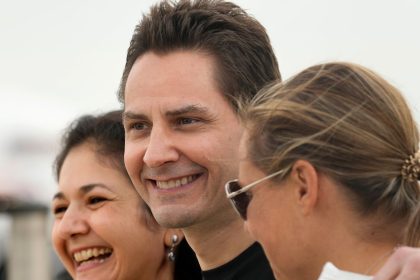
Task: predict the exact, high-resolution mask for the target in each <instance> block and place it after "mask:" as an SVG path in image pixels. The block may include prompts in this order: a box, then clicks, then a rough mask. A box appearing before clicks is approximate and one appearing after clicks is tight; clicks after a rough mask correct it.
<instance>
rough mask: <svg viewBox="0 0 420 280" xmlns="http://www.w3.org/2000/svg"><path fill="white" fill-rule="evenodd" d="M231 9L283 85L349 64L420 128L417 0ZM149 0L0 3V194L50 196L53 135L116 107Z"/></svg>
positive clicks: (327, 0) (309, 0)
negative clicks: (242, 13) (271, 52)
mask: <svg viewBox="0 0 420 280" xmlns="http://www.w3.org/2000/svg"><path fill="white" fill-rule="evenodd" d="M234 2H235V3H237V4H239V5H240V6H242V7H243V8H245V9H246V10H247V11H248V12H249V13H250V14H252V15H254V16H255V17H256V18H257V19H258V20H260V22H261V23H262V24H263V25H264V26H266V28H267V31H268V33H269V35H270V37H271V40H272V43H273V45H274V48H275V51H276V54H277V57H278V60H279V64H280V70H281V72H282V75H283V77H284V78H287V77H290V76H291V75H292V74H295V73H296V72H297V71H299V70H302V69H303V68H305V67H307V66H310V65H312V64H315V63H320V62H327V61H331V60H346V61H352V62H357V63H360V64H363V65H365V66H367V67H370V68H372V69H373V70H375V71H377V72H378V73H380V74H382V76H383V77H384V78H386V79H387V80H388V81H390V82H391V83H392V84H394V85H395V86H397V87H398V88H399V89H401V90H402V92H403V94H404V95H405V96H406V98H407V100H408V101H409V103H410V106H411V107H412V108H413V110H414V113H415V115H416V119H417V121H418V122H419V121H420V83H419V80H420V77H419V75H420V31H419V27H420V1H417V0H399V1H396V0H392V1H391V0H352V1H344V0H316V1H313V0H305V1H303V0H302V1H300V0H279V1H264V0H258V1H255V0H237V1H234ZM153 3H156V1H145V0H138V1H131V0H122V1H106V0H72V1H68V0H66V1H64V0H40V1H30V0H25V1H23V0H16V1H8V2H6V1H2V2H1V4H2V5H1V9H0V50H1V51H0V98H1V99H0V114H1V115H0V116H1V117H0V135H1V136H0V170H2V171H0V172H1V173H0V190H1V188H3V189H4V188H6V187H7V188H14V189H19V190H21V189H25V191H27V192H28V193H29V195H31V196H39V197H42V199H44V198H47V199H49V197H50V195H51V192H52V190H53V189H54V188H55V183H54V180H53V179H52V175H51V174H52V173H51V168H50V165H51V161H52V158H53V154H54V153H55V151H56V144H57V139H58V135H59V134H60V133H61V131H62V129H63V128H64V127H65V126H66V125H67V124H68V123H69V121H71V120H72V119H74V118H75V117H77V116H79V115H81V114H84V113H97V112H101V111H105V110H108V109H114V108H119V106H120V105H119V104H118V102H117V98H116V91H117V88H118V84H119V80H120V77H121V73H122V69H123V66H124V61H125V55H126V50H127V47H128V44H129V40H130V38H131V35H132V32H133V29H134V26H135V25H136V23H137V22H138V21H139V19H140V18H141V15H142V14H143V13H146V12H147V11H148V8H149V7H150V5H152V4H153ZM28 140H30V141H28ZM28 142H30V143H32V145H28ZM5 186H6V187H5ZM16 186H19V188H17V187H16Z"/></svg>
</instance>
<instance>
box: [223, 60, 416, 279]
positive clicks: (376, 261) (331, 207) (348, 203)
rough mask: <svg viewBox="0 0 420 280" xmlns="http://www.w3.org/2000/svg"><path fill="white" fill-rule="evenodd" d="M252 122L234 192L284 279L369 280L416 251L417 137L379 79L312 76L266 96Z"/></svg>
mask: <svg viewBox="0 0 420 280" xmlns="http://www.w3.org/2000/svg"><path fill="white" fill-rule="evenodd" d="M244 122H245V127H246V132H245V135H244V137H243V139H242V143H241V154H242V157H243V160H242V161H241V163H240V171H239V180H234V181H231V182H228V183H227V184H226V191H227V194H228V197H229V198H230V199H231V200H232V202H233V204H234V206H235V208H236V209H237V210H238V212H239V214H240V215H241V216H242V217H243V218H244V219H245V220H246V223H245V224H246V227H247V229H248V230H249V231H250V233H251V234H252V235H253V236H254V237H255V238H256V239H257V240H258V241H260V242H261V244H262V245H263V247H264V250H265V252H266V254H267V256H268V258H269V259H270V263H271V265H272V266H273V269H274V272H275V274H276V277H277V278H278V279H304V280H305V279H309V280H311V279H317V278H318V277H319V275H320V273H321V271H322V269H323V267H324V265H325V264H326V265H325V267H324V271H323V275H322V276H321V278H322V279H365V278H364V277H362V275H372V274H375V272H377V270H378V269H379V268H380V267H381V266H382V265H383V264H384V263H385V262H386V260H387V259H388V258H389V256H390V255H391V254H392V252H393V251H394V249H395V248H396V247H397V246H399V244H402V243H404V242H405V241H404V240H408V242H411V244H409V245H416V242H417V244H418V240H419V235H420V228H419V227H420V225H419V223H418V220H419V219H418V218H417V219H414V218H413V217H414V216H413V215H415V209H416V208H417V207H418V204H419V198H420V187H419V183H418V180H419V177H420V153H419V140H420V139H419V133H418V130H417V128H416V125H415V122H414V120H413V117H412V115H411V113H410V110H409V108H408V106H407V104H406V102H405V100H404V99H403V97H402V96H401V94H400V93H399V92H398V90H396V89H395V88H394V87H393V86H391V85H390V84H389V83H387V82H386V81H384V80H383V79H381V78H380V77H379V76H378V75H376V74H375V73H373V72H372V71H370V70H368V69H366V68H363V67H361V66H357V65H354V64H348V63H330V64H323V65H318V66H313V67H310V68H308V69H306V70H304V71H303V72H301V73H299V74H297V75H296V76H295V77H293V78H292V79H290V80H289V81H287V82H285V83H283V84H277V85H273V86H272V87H269V88H267V89H265V90H264V91H263V92H262V93H261V94H260V95H258V96H257V97H256V98H255V99H254V100H253V102H252V104H251V106H250V107H249V108H248V109H247V110H246V111H245V114H244ZM241 186H242V187H241ZM417 209H418V208H417ZM417 215H418V213H417ZM410 216H411V218H410ZM417 217H418V216H417ZM410 220H411V223H410V225H411V226H410V227H409V228H407V224H409V221H410ZM416 221H417V222H416ZM404 228H407V236H408V237H409V238H408V239H405V237H404ZM350 272H352V273H350ZM357 274H359V276H360V277H361V278H356V277H357ZM346 277H350V278H346ZM410 279H411V278H410ZM413 279H414V278H413ZM416 279H417V278H416Z"/></svg>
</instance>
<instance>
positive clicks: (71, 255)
mask: <svg viewBox="0 0 420 280" xmlns="http://www.w3.org/2000/svg"><path fill="white" fill-rule="evenodd" d="M94 248H97V249H102V248H103V249H105V248H109V249H111V250H112V253H111V255H110V256H109V257H107V258H105V259H101V260H97V261H92V262H89V263H84V264H83V263H79V262H78V261H76V260H75V259H74V254H75V253H78V252H81V251H84V250H88V249H94ZM113 256H114V249H113V248H112V247H110V246H104V245H91V246H84V247H78V248H76V249H72V250H69V258H70V259H71V260H72V262H73V265H74V267H75V268H76V271H77V272H83V271H86V270H89V269H92V268H95V267H98V266H100V265H102V264H104V263H107V262H108V261H109V260H110V259H112V257H113Z"/></svg>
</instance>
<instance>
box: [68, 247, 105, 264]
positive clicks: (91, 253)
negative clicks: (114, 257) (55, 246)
mask: <svg viewBox="0 0 420 280" xmlns="http://www.w3.org/2000/svg"><path fill="white" fill-rule="evenodd" d="M111 253H112V249H111V248H90V249H86V250H81V251H79V252H76V253H74V254H73V258H74V260H75V261H76V262H78V263H80V262H84V261H87V260H89V259H91V258H96V257H99V256H103V255H109V254H111Z"/></svg>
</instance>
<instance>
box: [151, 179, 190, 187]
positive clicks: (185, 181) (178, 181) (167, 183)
mask: <svg viewBox="0 0 420 280" xmlns="http://www.w3.org/2000/svg"><path fill="white" fill-rule="evenodd" d="M193 180H194V176H186V177H182V178H179V179H176V180H168V181H156V185H157V186H158V188H160V189H172V188H177V187H180V186H183V185H186V184H188V183H191V182H192V181H193Z"/></svg>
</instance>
